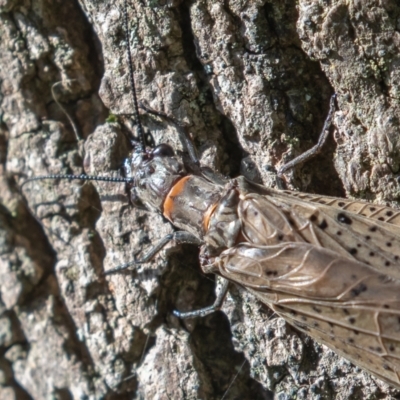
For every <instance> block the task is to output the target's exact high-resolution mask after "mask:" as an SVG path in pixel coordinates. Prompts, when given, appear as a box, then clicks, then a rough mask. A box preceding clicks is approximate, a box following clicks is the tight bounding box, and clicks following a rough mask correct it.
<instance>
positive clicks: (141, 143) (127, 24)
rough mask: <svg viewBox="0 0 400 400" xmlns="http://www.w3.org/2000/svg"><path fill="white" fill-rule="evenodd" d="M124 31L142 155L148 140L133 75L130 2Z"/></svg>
mask: <svg viewBox="0 0 400 400" xmlns="http://www.w3.org/2000/svg"><path fill="white" fill-rule="evenodd" d="M123 13H124V30H125V41H126V57H127V62H128V69H129V83H130V86H131V93H132V103H133V117H134V119H135V123H136V125H137V129H138V133H139V142H140V147H141V151H142V153H145V150H146V139H145V134H144V130H143V126H142V123H141V121H140V116H139V104H138V100H137V96H136V85H135V77H134V75H133V65H132V51H131V44H130V40H129V23H128V2H127V0H125V1H124V10H123Z"/></svg>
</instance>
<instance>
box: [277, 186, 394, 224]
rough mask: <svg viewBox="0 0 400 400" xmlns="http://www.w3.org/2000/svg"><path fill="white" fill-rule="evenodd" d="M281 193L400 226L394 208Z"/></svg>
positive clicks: (326, 197)
mask: <svg viewBox="0 0 400 400" xmlns="http://www.w3.org/2000/svg"><path fill="white" fill-rule="evenodd" d="M281 193H282V194H286V195H289V196H293V197H296V198H298V199H301V200H303V201H306V202H312V203H317V204H322V205H327V206H329V207H334V208H336V209H340V210H344V211H347V212H350V213H353V214H358V215H361V216H363V217H367V218H368V219H370V220H373V221H380V222H386V223H388V224H391V225H396V226H400V210H397V209H395V208H391V207H386V206H382V205H378V204H371V203H368V202H365V201H360V200H349V199H341V198H337V197H329V196H319V195H315V194H309V193H301V192H292V191H289V190H285V191H282V192H281Z"/></svg>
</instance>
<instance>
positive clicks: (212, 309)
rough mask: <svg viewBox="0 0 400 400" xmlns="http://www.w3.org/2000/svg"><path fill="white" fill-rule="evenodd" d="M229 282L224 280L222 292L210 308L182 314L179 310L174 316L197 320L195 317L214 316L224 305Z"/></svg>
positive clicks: (174, 312)
mask: <svg viewBox="0 0 400 400" xmlns="http://www.w3.org/2000/svg"><path fill="white" fill-rule="evenodd" d="M229 283H230V282H229V281H228V280H227V279H224V283H223V285H222V288H221V290H220V291H219V293H218V294H217V298H216V299H215V301H214V304H213V305H212V306H209V307H204V308H200V309H199V310H195V311H188V312H180V311H178V310H174V311H173V314H174V315H175V316H176V317H178V318H181V319H187V318H195V317H205V316H206V315H208V314H212V313H213V312H215V311H218V310H219V309H220V308H221V306H222V303H223V302H224V300H225V297H226V294H227V293H228V288H229Z"/></svg>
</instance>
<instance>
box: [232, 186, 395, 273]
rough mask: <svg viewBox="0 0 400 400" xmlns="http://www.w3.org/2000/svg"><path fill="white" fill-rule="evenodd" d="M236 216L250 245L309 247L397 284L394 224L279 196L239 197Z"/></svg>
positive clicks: (290, 197) (272, 193)
mask: <svg viewBox="0 0 400 400" xmlns="http://www.w3.org/2000/svg"><path fill="white" fill-rule="evenodd" d="M338 200H339V199H336V201H338ZM239 217H240V220H241V223H242V233H243V236H244V237H245V238H246V240H247V242H249V243H252V244H253V245H256V246H258V245H271V244H278V243H279V242H281V243H284V242H306V243H311V244H313V245H315V246H317V247H323V248H326V249H330V250H332V251H334V252H336V253H338V254H339V255H341V256H342V257H345V258H348V259H349V260H357V261H360V262H362V263H365V264H367V265H371V267H373V268H375V269H376V270H377V271H380V272H381V273H384V274H387V275H389V276H391V277H393V278H396V279H400V232H399V228H398V227H397V226H396V225H394V224H390V223H387V222H382V221H377V220H371V219H370V218H368V217H366V216H363V215H360V214H357V213H353V212H350V211H343V209H340V208H338V207H333V206H330V205H322V204H314V203H310V202H307V201H303V200H301V199H298V198H296V197H292V196H289V195H287V194H285V193H283V194H282V193H281V192H271V195H261V194H254V193H251V194H247V195H245V196H243V199H242V200H241V202H240V204H239ZM271 232H274V234H272V233H271ZM289 233H290V234H289ZM272 237H273V238H275V241H272V240H271V238H272ZM263 238H264V239H263ZM288 239H289V240H288ZM263 240H264V241H263Z"/></svg>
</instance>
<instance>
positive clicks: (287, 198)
mask: <svg viewBox="0 0 400 400" xmlns="http://www.w3.org/2000/svg"><path fill="white" fill-rule="evenodd" d="M159 151H160V154H159V156H160V157H161V153H163V152H164V151H165V152H166V153H167V154H166V155H167V156H168V152H169V150H168V149H165V148H164V149H163V148H159ZM170 154H171V153H169V155H170ZM154 155H155V156H157V152H155V153H154ZM164 155H165V154H164ZM159 156H157V157H155V158H160V157H159ZM135 168H136V167H135ZM237 188H238V190H239V191H242V190H244V191H249V190H250V189H248V188H243V184H242V185H241V184H240V183H239V186H238V187H237ZM233 189H234V188H232V190H233ZM260 190H261V189H260ZM243 193H246V192H243ZM243 193H242V194H243ZM269 193H272V192H269ZM247 194H248V193H246V195H247ZM258 194H260V193H258ZM263 194H265V193H264V192H263ZM292 195H293V194H288V193H286V194H280V195H279V193H275V192H274V196H275V199H279V201H280V204H285V201H286V204H287V202H289V204H290V205H296V204H297V203H300V204H302V202H301V201H298V200H297V201H296V200H295V199H294V198H292V197H290V196H292ZM280 196H281V197H280ZM313 199H314V198H308V202H310V201H311V202H312V201H313ZM314 200H315V199H314ZM321 200H323V201H325V200H326V199H321ZM276 201H278V200H276ZM344 202H345V203H346V204H349V203H348V202H346V201H344ZM307 204H308V203H307ZM274 205H275V206H276V204H274ZM332 206H333V205H332V204H331V207H332ZM311 208H312V206H311ZM318 209H319V210H322V209H323V206H318ZM302 212H303V214H304V213H306V211H304V210H303V211H302ZM306 215H307V213H306ZM284 216H285V217H286V214H285V215H284ZM313 216H314V215H310V218H311V217H313ZM345 217H347V215H345ZM248 218H250V217H248ZM286 218H287V217H286ZM332 218H333V217H332ZM333 219H334V221H336V222H338V223H339V222H342V221H338V220H337V218H336V220H335V218H333ZM345 219H346V218H343V220H345ZM361 219H362V218H361ZM283 221H284V219H283ZM357 221H358V220H357ZM294 222H296V221H294ZM311 222H312V223H313V224H311ZM325 222H326V221H325ZM336 222H335V223H336ZM304 223H306V221H304ZM307 223H309V224H310V225H309V226H314V225H315V224H316V223H318V224H317V225H316V226H318V225H321V224H322V225H325V224H324V223H323V221H322V220H315V221H311V220H310V221H307ZM314 223H315V224H314ZM326 223H327V222H326ZM327 224H328V223H327ZM331 224H333V223H330V224H328V226H329V228H331ZM289 225H290V224H289ZM347 225H349V224H347ZM351 225H352V226H354V225H355V224H353V223H352V224H351ZM301 228H304V231H307V229H308V228H307V227H306V226H304V227H302V226H301V225H300V226H296V229H298V230H299V229H301ZM327 228H328V227H326V228H325V229H327ZM347 228H349V229H350V228H351V227H347ZM309 229H311V228H309ZM320 229H322V227H320ZM278 236H279V235H277V237H278ZM186 239H187V238H186ZM347 239H349V238H348V237H347ZM311 243H314V244H316V243H315V242H311ZM357 244H358V243H357ZM357 244H355V246H356V245H357ZM235 250H238V251H239V249H235ZM242 250H243V254H244V253H245V250H246V249H245V248H243V249H242ZM242 250H241V251H242ZM281 250H282V251H283V250H285V251H286V250H287V251H289V250H290V249H289V248H285V249H282V248H281ZM338 251H339V250H338ZM357 251H358V250H357ZM391 254H393V253H391ZM263 256H265V254H264V255H263ZM346 256H347V258H348V252H347V253H346ZM353 256H354V255H353ZM207 257H209V255H208V254H205V258H207ZM240 257H243V258H246V255H244V256H242V255H240ZM247 257H248V256H247ZM270 257H272V258H274V257H273V255H272V256H271V255H270ZM353 258H354V257H353ZM209 264H210V265H211V264H212V262H211V261H210V262H209V263H208V264H207V265H209ZM272 272H273V271H272ZM275 272H276V271H275ZM232 273H233V272H232V271H231V274H232ZM232 276H233V275H231V277H232ZM238 279H239V278H238ZM240 279H243V278H240ZM240 279H239V281H240V282H242V283H243V281H242V280H240ZM246 286H251V284H250V283H248V284H247V285H246ZM254 290H255V289H254ZM264 301H266V299H264ZM320 306H321V307H322V305H321V304H320ZM303 309H304V307H303ZM276 311H277V312H278V313H279V312H280V313H281V314H285V310H280V311H279V310H276ZM314 312H315V311H314ZM285 315H286V314H285ZM286 316H287V318H290V317H289V316H288V315H286ZM303 329H304V327H303ZM349 346H350V345H349Z"/></svg>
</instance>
